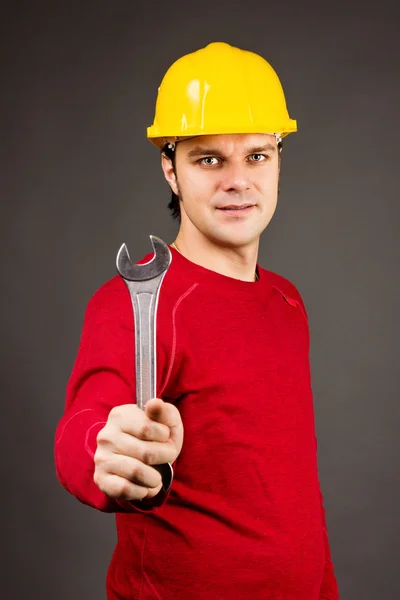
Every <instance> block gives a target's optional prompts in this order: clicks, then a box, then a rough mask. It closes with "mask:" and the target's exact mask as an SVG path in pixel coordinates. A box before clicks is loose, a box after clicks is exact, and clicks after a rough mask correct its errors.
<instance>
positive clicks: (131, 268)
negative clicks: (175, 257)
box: [117, 235, 172, 281]
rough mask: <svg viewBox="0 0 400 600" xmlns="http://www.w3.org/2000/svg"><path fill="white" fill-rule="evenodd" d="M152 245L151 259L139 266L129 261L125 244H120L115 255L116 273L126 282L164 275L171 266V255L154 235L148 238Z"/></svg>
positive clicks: (164, 244)
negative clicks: (152, 253)
mask: <svg viewBox="0 0 400 600" xmlns="http://www.w3.org/2000/svg"><path fill="white" fill-rule="evenodd" d="M150 239H151V243H152V245H153V250H154V256H153V258H152V259H151V260H150V261H149V262H147V263H143V264H141V265H138V264H137V263H133V262H132V261H131V259H130V256H129V252H128V248H127V247H126V244H122V246H121V248H120V249H119V251H118V254H117V271H118V273H119V274H120V275H121V277H123V278H124V279H127V280H128V281H147V280H149V279H154V278H155V277H158V276H159V275H161V274H162V273H164V272H165V271H166V270H167V269H168V267H169V265H170V264H171V260H172V255H171V251H170V249H169V248H168V246H167V244H166V243H165V242H163V241H162V240H161V239H160V238H158V237H156V236H155V235H151V236H150Z"/></svg>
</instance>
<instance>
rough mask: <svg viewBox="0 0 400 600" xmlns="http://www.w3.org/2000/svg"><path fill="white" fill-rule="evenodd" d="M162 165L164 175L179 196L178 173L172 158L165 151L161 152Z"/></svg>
mask: <svg viewBox="0 0 400 600" xmlns="http://www.w3.org/2000/svg"><path fill="white" fill-rule="evenodd" d="M161 167H162V170H163V171H164V177H165V179H166V180H167V182H168V183H169V185H170V187H171V190H172V191H173V192H174V194H176V195H177V196H178V185H177V181H176V174H175V169H174V165H173V164H172V160H171V159H170V158H168V157H167V156H166V155H165V154H164V152H163V153H162V154H161Z"/></svg>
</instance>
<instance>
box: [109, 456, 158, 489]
mask: <svg viewBox="0 0 400 600" xmlns="http://www.w3.org/2000/svg"><path fill="white" fill-rule="evenodd" d="M103 468H104V469H105V470H106V471H107V474H108V475H118V476H119V477H122V478H123V479H127V480H128V481H130V482H131V483H134V484H135V485H139V486H143V487H145V488H146V489H148V488H156V487H157V486H159V485H160V484H161V483H162V480H161V475H160V473H159V472H158V471H156V469H153V467H151V466H149V465H146V464H144V463H142V462H141V461H140V460H137V459H135V458H131V457H130V456H122V455H119V454H115V455H113V456H112V457H111V458H109V459H107V462H106V463H105V464H104V465H103Z"/></svg>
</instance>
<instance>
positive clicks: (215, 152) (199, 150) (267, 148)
mask: <svg viewBox="0 0 400 600" xmlns="http://www.w3.org/2000/svg"><path fill="white" fill-rule="evenodd" d="M275 151H276V147H275V146H273V145H272V144H269V143H268V144H264V145H262V146H251V147H250V148H248V149H247V150H246V154H259V153H261V152H275ZM198 156H218V157H223V156H224V153H223V152H221V150H219V149H218V148H207V147H202V146H196V147H195V148H193V150H190V151H189V152H188V158H196V157H198Z"/></svg>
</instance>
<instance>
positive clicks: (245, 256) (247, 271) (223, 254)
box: [174, 231, 259, 281]
mask: <svg viewBox="0 0 400 600" xmlns="http://www.w3.org/2000/svg"><path fill="white" fill-rule="evenodd" d="M258 245H259V241H258V240H257V241H256V242H254V243H253V244H251V245H248V246H239V247H226V246H221V245H217V244H215V243H213V242H212V241H210V240H208V239H207V238H205V237H202V238H201V239H196V236H191V237H190V241H189V240H187V239H186V237H185V235H183V233H182V232H181V231H180V232H179V234H178V236H177V238H176V240H175V242H174V246H175V247H176V249H177V250H178V251H179V252H180V253H181V254H183V256H185V258H187V259H188V260H190V261H191V262H193V263H195V264H197V265H200V266H202V267H205V268H206V269H211V270H212V271H215V272H216V273H220V274H221V275H226V276H227V277H233V278H234V279H240V280H242V281H254V278H255V271H256V264H257V254H258Z"/></svg>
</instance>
